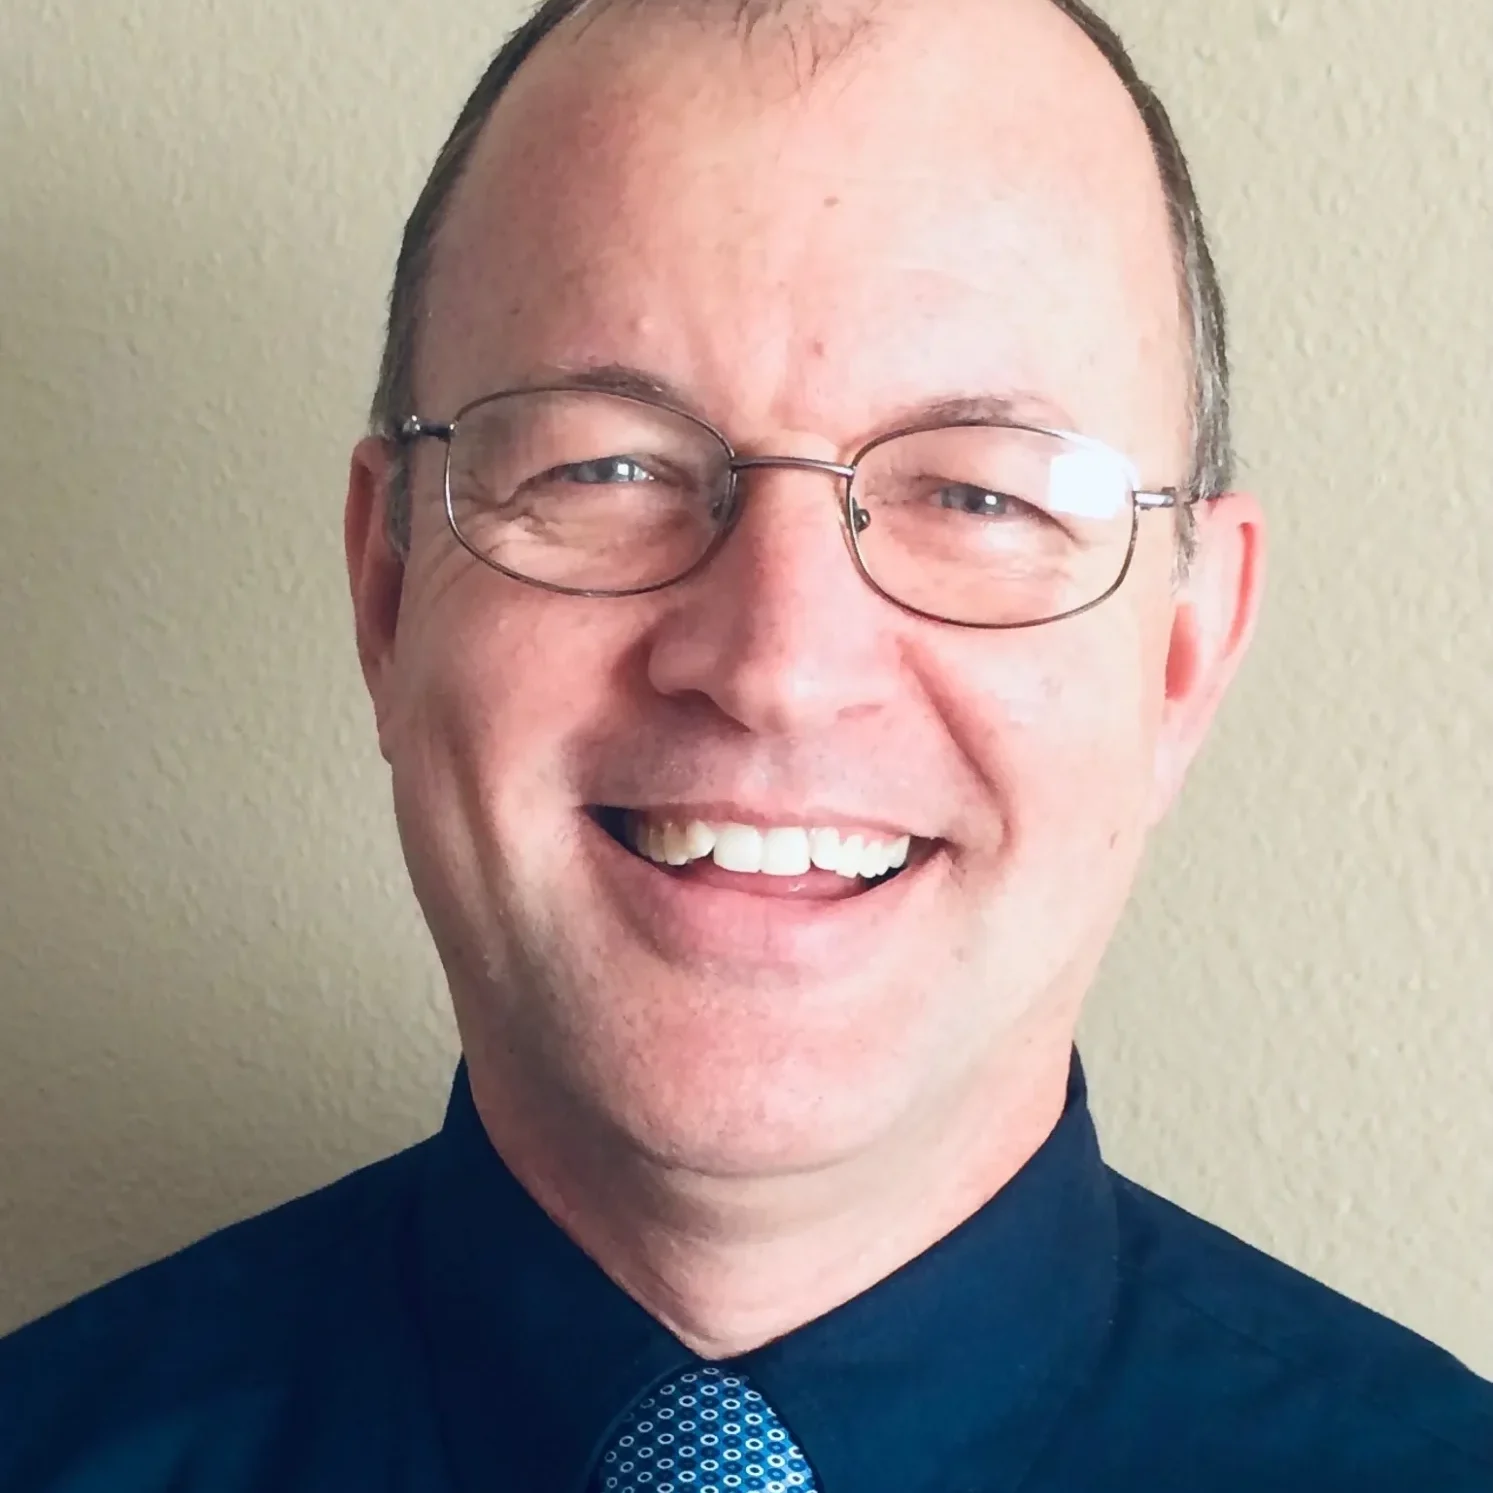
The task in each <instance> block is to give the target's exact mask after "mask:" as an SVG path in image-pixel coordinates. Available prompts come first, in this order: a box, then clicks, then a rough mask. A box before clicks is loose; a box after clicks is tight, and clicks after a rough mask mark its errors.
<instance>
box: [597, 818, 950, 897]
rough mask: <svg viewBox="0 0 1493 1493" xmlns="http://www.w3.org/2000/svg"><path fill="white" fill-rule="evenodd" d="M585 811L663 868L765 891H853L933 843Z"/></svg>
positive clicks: (903, 865) (874, 883)
mask: <svg viewBox="0 0 1493 1493" xmlns="http://www.w3.org/2000/svg"><path fill="white" fill-rule="evenodd" d="M590 813H591V817H592V818H593V819H594V820H595V821H596V823H597V824H598V825H600V827H601V828H602V829H603V830H605V831H606V833H607V834H608V835H609V836H610V837H611V838H612V839H613V840H614V841H615V842H616V843H617V844H618V845H620V846H621V847H622V848H623V849H624V850H625V851H627V852H628V854H630V855H632V856H633V857H634V858H635V859H637V860H641V861H643V862H645V863H647V864H648V865H650V866H652V867H653V868H654V869H656V870H658V871H660V872H662V873H664V874H666V875H669V876H672V877H675V878H677V879H681V880H700V881H704V882H709V883H711V884H714V885H717V886H733V887H735V888H736V889H737V890H740V891H744V892H749V893H756V894H757V895H763V896H775V897H781V896H785V895H794V894H798V895H817V896H820V897H825V898H834V899H836V900H839V899H843V898H845V897H852V896H856V895H859V894H861V893H864V892H868V891H871V890H873V889H874V888H876V887H880V886H884V885H886V884H887V883H888V882H891V881H895V880H896V879H897V878H898V877H899V876H901V875H903V874H904V873H905V872H906V871H907V870H908V869H909V868H911V867H913V866H916V865H918V864H920V863H921V862H922V861H923V860H925V859H926V858H927V856H928V855H929V854H930V853H931V851H932V849H933V848H934V847H933V845H932V842H930V841H925V840H920V839H918V838H917V837H915V836H912V835H904V836H901V837H900V838H889V837H886V836H877V835H870V834H856V833H850V832H844V831H841V830H838V829H833V828H829V827H825V826H808V825H778V826H773V827H770V828H764V827H761V826H757V825H748V824H734V823H711V822H707V821H704V820H699V819H692V820H680V819H669V818H667V817H665V816H662V815H656V814H640V813H636V812H633V811H630V810H626V809H620V808H611V807H605V806H600V807H595V808H592V809H591V810H590Z"/></svg>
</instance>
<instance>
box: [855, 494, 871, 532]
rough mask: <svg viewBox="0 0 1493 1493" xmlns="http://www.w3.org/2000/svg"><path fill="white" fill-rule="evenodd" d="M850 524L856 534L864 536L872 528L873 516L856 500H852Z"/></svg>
mask: <svg viewBox="0 0 1493 1493" xmlns="http://www.w3.org/2000/svg"><path fill="white" fill-rule="evenodd" d="M850 523H851V527H852V528H853V529H854V531H855V533H856V534H858V535H859V534H864V533H865V532H866V530H867V529H869V528H870V527H871V515H870V514H869V513H867V512H866V510H865V509H864V508H862V507H861V505H860V504H859V503H857V502H856V501H855V499H854V498H852V499H851V500H850Z"/></svg>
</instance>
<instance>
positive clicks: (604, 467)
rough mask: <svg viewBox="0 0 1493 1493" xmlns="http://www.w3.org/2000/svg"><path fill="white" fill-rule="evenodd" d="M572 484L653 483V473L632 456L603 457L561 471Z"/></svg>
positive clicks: (576, 463) (581, 462) (578, 463)
mask: <svg viewBox="0 0 1493 1493" xmlns="http://www.w3.org/2000/svg"><path fill="white" fill-rule="evenodd" d="M560 471H561V473H562V475H564V476H565V477H567V478H568V479H569V480H570V481H572V482H581V483H585V484H588V485H594V486H598V487H600V486H606V485H608V484H610V483H613V482H619V483H626V482H653V481H654V480H656V479H655V478H654V475H653V473H652V472H650V471H649V470H648V468H647V467H645V466H644V465H643V464H642V462H640V461H636V460H635V459H634V458H632V457H630V456H603V457H599V458H598V459H597V460H595V461H578V462H575V463H574V464H572V465H571V466H567V467H562V468H561V469H560Z"/></svg>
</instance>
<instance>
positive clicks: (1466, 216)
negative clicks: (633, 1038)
mask: <svg viewBox="0 0 1493 1493" xmlns="http://www.w3.org/2000/svg"><path fill="white" fill-rule="evenodd" d="M1111 11H1112V13H1113V14H1114V15H1115V17H1116V19H1117V20H1119V21H1120V22H1121V23H1122V25H1123V26H1124V27H1125V28H1126V29H1127V30H1128V31H1129V33H1130V35H1131V37H1132V39H1133V41H1134V43H1135V45H1136V47H1137V49H1138V51H1139V53H1140V55H1141V58H1142V60H1143V62H1144V64H1145V66H1146V67H1147V69H1148V70H1149V71H1151V72H1152V73H1153V74H1154V75H1155V76H1156V78H1157V79H1158V81H1159V82H1160V83H1161V85H1162V86H1163V88H1164V89H1165V91H1166V92H1167V94H1168V96H1169V97H1170V98H1171V99H1172V100H1173V102H1174V105H1175V109H1176V112H1177V114H1178V117H1179V121H1180V124H1181V127H1182V129H1183V132H1184V134H1185V137H1186V139H1187V140H1188V142H1189V143H1190V145H1191V147H1192V149H1193V151H1194V153H1195V156H1196V161H1197V166H1198V170H1199V174H1200V177H1201V182H1202V186H1203V189H1204V193H1205V196H1206V198H1207V200H1208V202H1209V204H1210V206H1211V209H1212V215H1213V218H1214V221H1215V223H1216V228H1217V234H1218V239H1219V248H1220V254H1221V258H1222V262H1223V267H1224V270H1225V273H1226V276H1227V280H1228V282H1229V285H1230V288H1231V290H1232V295H1233V305H1234V312H1235V325H1236V329H1237V330H1236V346H1237V354H1238V369H1239V388H1240V413H1241V438H1242V446H1243V451H1244V455H1245V458H1246V462H1247V472H1248V476H1249V479H1250V481H1251V482H1252V483H1253V484H1255V485H1256V486H1257V487H1258V488H1259V489H1260V490H1261V491H1262V492H1263V494H1264V495H1265V496H1266V498H1267V500H1268V503H1269V507H1270V509H1271V511H1272V514H1273V516H1274V523H1275V539H1276V563H1275V568H1274V574H1273V584H1272V590H1271V596H1270V598H1269V615H1268V619H1267V622H1266V624H1265V626H1264V629H1263V634H1262V636H1261V637H1260V640H1259V645H1258V650H1257V652H1256V654H1255V657H1254V658H1253V660H1252V662H1251V664H1250V666H1249V668H1248V670H1247V672H1246V675H1245V677H1244V679H1243V681H1242V683H1241V684H1240V686H1239V688H1238V692H1237V695H1236V697H1235V698H1234V700H1233V701H1232V702H1231V707H1230V708H1229V710H1228V711H1227V713H1226V718H1225V720H1224V722H1223V725H1222V727H1221V730H1220V732H1219V735H1218V737H1217V739H1216V741H1215V743H1214V744H1213V746H1212V747H1211V749H1210V751H1209V753H1208V754H1207V756H1206V758H1205V760H1204V762H1203V764H1202V766H1201V767H1200V769H1199V771H1198V773H1197V775H1196V778H1195V780H1194V783H1193V785H1192V788H1191V789H1190V791H1189V794H1188V797H1187V799H1186V801H1185V803H1184V805H1183V808H1182V810H1181V811H1180V813H1179V815H1178V817H1177V819H1176V820H1175V822H1174V823H1173V824H1172V825H1171V826H1170V827H1169V828H1168V830H1167V831H1166V833H1165V834H1164V835H1163V836H1162V838H1161V841H1160V843H1159V844H1158V846H1157V849H1156V853H1155V856H1154V859H1153V862H1152V865H1151V867H1150V870H1149V872H1148V875H1147V878H1146V883H1145V885H1144V887H1143V889H1142V892H1141V895H1140V897H1139V901H1138V905H1137V907H1136V909H1135V913H1134V916H1133V917H1132V918H1131V919H1130V920H1129V922H1128V924H1127V925H1126V928H1125V930H1124V933H1123V935H1122V937H1121V939H1120V942H1119V945H1118V947H1117V948H1116V950H1115V953H1114V956H1113V958H1112V960H1111V962H1110V965H1109V967H1108V970H1107V973H1106V977H1105V980H1104V988H1103V989H1102V990H1101V991H1100V992H1099V993H1098V995H1097V996H1096V1000H1095V1004H1094V1007H1093V1011H1092V1014H1091V1017H1090V1019H1089V1023H1088V1032H1087V1050H1088V1054H1089V1062H1090V1067H1091V1072H1092V1075H1093V1079H1094V1083H1095V1087H1096V1090H1097V1100H1098V1108H1099V1111H1100V1116H1101V1120H1102V1122H1103V1124H1104V1128H1105V1132H1106V1135H1107V1139H1108V1143H1109V1147H1110V1151H1111V1155H1112V1158H1113V1159H1114V1160H1115V1161H1116V1163H1117V1164H1119V1165H1120V1166H1121V1167H1122V1168H1125V1169H1128V1170H1129V1171H1131V1172H1132V1173H1133V1174H1135V1175H1137V1176H1138V1177H1140V1178H1141V1179H1143V1180H1145V1181H1147V1182H1149V1183H1151V1184H1152V1185H1154V1186H1157V1187H1158V1188H1160V1189H1161V1190H1162V1191H1164V1192H1166V1193H1169V1194H1170V1195H1172V1196H1174V1197H1176V1198H1177V1199H1179V1200H1180V1201H1182V1202H1183V1203H1185V1204H1187V1205H1189V1206H1191V1207H1194V1208H1196V1209H1198V1210H1199V1211H1201V1212H1203V1213H1205V1214H1206V1215H1208V1216H1210V1217H1212V1218H1214V1219H1216V1220H1217V1221H1219V1222H1221V1223H1223V1224H1224V1225H1226V1226H1228V1227H1230V1228H1232V1229H1234V1230H1235V1231H1236V1232H1239V1233H1241V1234H1243V1235H1244V1236H1245V1237H1247V1238H1250V1239H1252V1240H1255V1241H1257V1242H1259V1243H1261V1244H1263V1245H1265V1246H1266V1247H1267V1248H1270V1249H1272V1250H1274V1251H1276V1252H1278V1253H1280V1254H1282V1255H1284V1256H1285V1257H1286V1258H1287V1259H1289V1260H1291V1261H1293V1262H1294V1263H1297V1264H1299V1265H1301V1266H1303V1267H1305V1268H1306V1269H1308V1270H1310V1271H1312V1272H1313V1273H1315V1274H1317V1275H1319V1276H1321V1277H1323V1278H1325V1279H1326V1280H1328V1281H1329V1282H1331V1283H1333V1284H1335V1285H1337V1286H1339V1287H1341V1288H1342V1289H1345V1290H1347V1291H1349V1292H1351V1293H1353V1294H1354V1295H1356V1296H1358V1297H1360V1298H1361V1299H1363V1300H1366V1301H1368V1302H1369V1303H1371V1304H1373V1305H1376V1306H1378V1307H1380V1308H1382V1309H1384V1310H1386V1311H1388V1312H1390V1313H1392V1314H1393V1315H1396V1316H1398V1317H1400V1318H1401V1319H1403V1320H1404V1321H1406V1322H1408V1323H1410V1324H1412V1325H1413V1326H1415V1327H1417V1328H1419V1329H1421V1330H1422V1331H1424V1332H1426V1333H1428V1334H1430V1335H1431V1336H1433V1337H1435V1338H1437V1339H1439V1340H1441V1341H1442V1342H1444V1343H1446V1344H1447V1345H1448V1346H1450V1347H1451V1348H1453V1349H1454V1350H1455V1351H1457V1352H1458V1353H1459V1354H1461V1355H1462V1356H1463V1357H1465V1358H1466V1359H1467V1360H1469V1361H1470V1362H1472V1363H1473V1364H1475V1365H1477V1366H1478V1367H1480V1368H1481V1369H1482V1370H1483V1371H1484V1372H1488V1373H1493V1267H1490V1265H1489V1264H1488V1260H1489V1259H1493V1250H1489V1248H1488V1246H1489V1244H1490V1241H1493V1181H1490V1174H1493V993H1490V979H1489V975H1490V966H1493V928H1490V926H1489V891H1490V887H1489V881H1490V874H1489V873H1490V849H1489V845H1490V839H1493V787H1490V771H1489V767H1488V759H1487V743H1488V741H1489V739H1490V737H1493V628H1490V626H1489V621H1490V618H1489V605H1488V588H1489V586H1490V584H1493V520H1490V515H1489V505H1490V502H1493V491H1490V478H1489V474H1490V472H1493V371H1490V351H1489V350H1490V348H1493V297H1490V291H1489V283H1490V277H1493V238H1490V232H1493V230H1490V200H1489V199H1490V183H1493V159H1490V157H1493V127H1490V120H1493V114H1490V110H1489V107H1488V99H1489V97H1490V96H1493V8H1490V6H1489V3H1488V0H1436V3H1435V4H1433V5H1427V6H1421V7H1409V8H1407V7H1405V6H1404V5H1403V4H1402V3H1400V0H1111ZM515 17H516V7H515V5H514V4H513V3H512V0H501V3H497V4H493V5H478V4H472V3H469V0H424V3H423V4H422V5H421V6H419V7H417V8H412V7H410V6H409V5H407V4H395V3H394V0H361V3H360V4H358V5H357V6H348V5H335V6H334V5H324V6H309V7H308V6H306V5H304V4H303V3H300V0H256V3H254V4H252V5H250V4H241V3H237V0H213V3H206V0H137V3H130V0H53V3H49V4H47V5H44V6H41V5H35V4H23V3H21V0H6V3H4V4H3V5H0V435H3V439H0V513H3V519H4V532H3V541H0V630H3V636H4V639H5V646H4V647H3V649H0V1326H5V1325H10V1324H14V1323H18V1322H19V1321H21V1320H22V1319H24V1318H26V1317H28V1316H30V1315H32V1314H35V1313H37V1312H39V1311H40V1310H42V1309H43V1308H45V1307H47V1306H49V1305H51V1304H53V1303H55V1302H57V1301H59V1300H61V1299H63V1298H65V1297H67V1296H70V1295H72V1294H74V1293H76V1292H78V1291H80V1290H82V1289H83V1288H85V1287H87V1286H89V1285H91V1284H94V1283H96V1282H98V1281H100V1280H102V1279H104V1278H106V1277H108V1276H110V1275H113V1274H116V1273H118V1272H120V1271H123V1270H124V1269H126V1268H127V1267H129V1266H132V1265H135V1264H137V1263H139V1262H141V1261H144V1260H146V1259H148V1258H150V1257H153V1256H156V1255H158V1254H161V1253H163V1252H165V1251H167V1250H169V1249H171V1248H173V1247H175V1246H177V1245H180V1244H182V1243H184V1242H186V1241H188V1240H190V1239H192V1238H194V1237H196V1236H198V1235H200V1234H201V1233H203V1232H205V1231H207V1230H208V1229H210V1228H212V1227H214V1226H216V1225H219V1224H222V1223H225V1222H227V1221H229V1220H231V1219H234V1218H237V1217H240V1216H242V1215H245V1214H248V1213H250V1212H252V1211H256V1210H258V1209H260V1208H263V1207H265V1206H267V1205H268V1204H270V1203H272V1202H275V1201H277V1200H279V1199H281V1198H284V1197H287V1196H290V1195H292V1194H294V1193H297V1192H300V1191H304V1190H306V1189H309V1188H311V1187H313V1186H315V1185H317V1184H318V1183H321V1182H323V1181H325V1180H327V1179H329V1178H331V1177H333V1176H334V1175H336V1174H338V1173H339V1172H341V1171H344V1170H346V1169H349V1168H351V1167H352V1166H353V1165H355V1164H357V1163H359V1162H361V1161H363V1160H365V1159H371V1158H373V1157H376V1156H378V1155H381V1154H383V1153H386V1152H388V1151H390V1150H393V1149H395V1148H397V1147H398V1146H400V1145H402V1144H404V1143H406V1142H409V1141H412V1140H414V1139H415V1138H417V1137H419V1136H421V1135H423V1134H424V1133H426V1132H427V1131H428V1130H429V1129H431V1128H432V1127H433V1126H434V1125H435V1124H436V1123H437V1122H438V1119H439V1114H440V1111H441V1107H442V1104H443V1101H444V1096H445V1087H446V1083H447V1079H448V1076H449V1071H450V1067H451V1063H452V1058H453V1052H454V1047H453V1040H452V1028H451V1025H450V1022H449V1020H448V1018H447V1015H446V1012H445V1008H444V1001H443V991H442V988H441V984H440V980H439V977H438V971H437V968H436V965H435V960H434V958H433V956H432V955H431V954H430V953H429V952H428V950H427V947H426V944H425V942H424V938H423V935H422V930H421V927H420V925H419V923H418V921H417V918H416V914H415V912H414V909H413V906H412V902H411V899H410V897H409V895H408V892H407V890H406V887H405V884H404V881H403V873H402V868H401V866H400V861H399V857H398V851H397V846H396V842H395V838H394V834H393V831H392V825H391V816H390V813H389V810H388V807H387V802H386V792H385V784H384V777H383V773H382V771H381V764H380V762H379V760H378V757H377V754H376V752H375V750H374V743H373V736H372V731H371V726H370V722H369V719H368V711H367V708H366V706H365V702H364V700H363V698H362V693H361V685H360V682H359V679H358V675H357V668H356V663H355V658H354V653H353V648H352V642H351V636H350V624H349V615H348V605H347V603H346V602H345V600H344V594H343V578H342V574H341V560H340V548H339V545H340V540H339V531H338V524H339V517H340V506H339V505H340V498H341V492H342V478H343V471H344V459H345V452H346V449H347V447H348V445H349V443H350V441H351V440H352V438H353V437H354V436H355V435H356V433H357V432H358V428H359V422H360V411H361V409H362V406H363V404H364V401H365V399H366V396H367V393H368V390H369V387H370V380H371V374H372V366H373V360H374V355H375V350H376V344H377V334H378V320H379V310H380V301H381V298H382V296H383V294H384V289H385V282H386V275H387V273H388V270H389V267H390V265H391V262H392V255H393V251H394V245H395V241H396V232H397V228H398V226H399V224H400V222H401V221H402V216H403V213H404V211H405V209H406V208H407V206H408V204H409V203H410V201H411V200H412V198H413V194H414V192H415V191H416V189H417V187H418V184H419V181H420V179H421V177H422V175H423V172H424V169H425V167H426V165H427V163H428V161H429V159H430V157H431V155H432V153H433V151H434V149H435V148H436V146H437V144H438V143H439V139H440V138H441V137H442V135H443V134H444V131H445V128H446V126H447V124H448V122H449V119H450V117H451V116H452V114H453V112H454V110H455V108H456V106H457V103H458V102H459V98H460V96H461V95H463V94H464V92H465V89H466V87H467V85H468V84H469V83H470V82H471V81H472V79H473V78H474V76H475V74H476V71H477V70H478V68H479V66H480V64H481V62H482V61H483V60H484V59H485V57H486V55H487V53H488V52H489V51H490V50H491V49H492V47H493V46H494V45H495V44H496V42H497V40H498V38H499V36H500V34H501V32H502V31H503V30H504V29H505V27H506V26H507V25H508V24H509V23H510V22H511V21H512V20H513V19H515Z"/></svg>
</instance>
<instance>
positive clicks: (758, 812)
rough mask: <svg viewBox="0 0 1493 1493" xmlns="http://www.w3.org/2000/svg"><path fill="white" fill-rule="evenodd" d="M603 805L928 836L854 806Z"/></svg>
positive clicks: (759, 823) (667, 814) (727, 820)
mask: <svg viewBox="0 0 1493 1493" xmlns="http://www.w3.org/2000/svg"><path fill="white" fill-rule="evenodd" d="M604 807H606V808H611V809H622V810H625V811H626V812H628V813H635V814H651V815H655V816H657V817H658V818H661V819H671V820H673V821H674V822H675V823H677V824H688V823H690V822H691V821H693V820H699V821H701V822H702V823H704V824H746V825H751V826H753V827H754V828H756V829H763V830H766V829H773V828H776V827H779V826H786V825H799V826H801V827H802V828H804V829H833V830H838V831H840V832H841V833H842V834H869V835H876V836H878V837H881V838H885V839H888V840H900V839H901V838H902V837H903V836H904V835H911V836H912V837H913V838H914V839H928V838H932V837H931V836H926V835H921V834H919V833H918V831H916V830H915V829H913V828H911V827H910V825H909V824H907V823H901V822H898V821H897V820H894V819H889V818H887V817H886V816H885V814H863V813H861V812H859V811H858V810H855V809H848V808H834V807H829V806H826V805H824V804H812V805H808V806H805V805H803V804H792V805H789V804H778V805H768V804H763V803H760V802H759V803H751V804H748V803H730V802H726V801H722V800H715V801H710V802H705V801H698V802H697V801H694V800H687V801H686V800H680V799H667V800H663V799H659V800H648V799H641V798H640V799H634V800H632V801H631V802H612V803H608V804H606V805H604Z"/></svg>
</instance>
